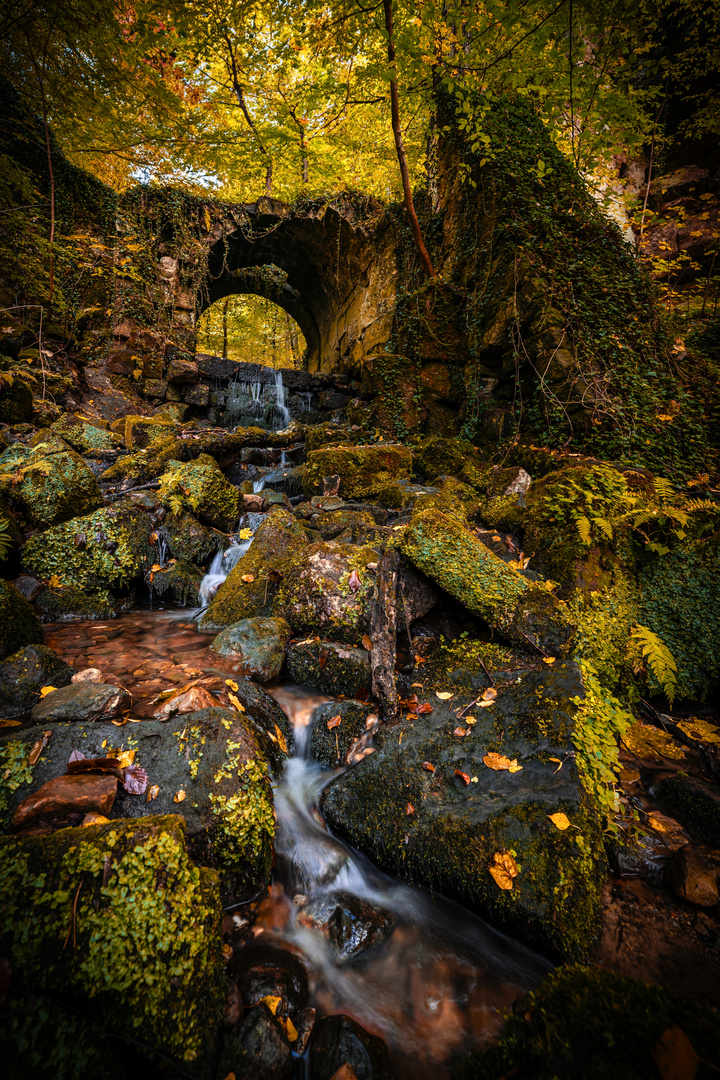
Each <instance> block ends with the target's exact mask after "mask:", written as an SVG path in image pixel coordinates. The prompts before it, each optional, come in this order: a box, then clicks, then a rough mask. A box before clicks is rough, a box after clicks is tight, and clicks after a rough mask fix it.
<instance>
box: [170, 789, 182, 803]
mask: <svg viewBox="0 0 720 1080" xmlns="http://www.w3.org/2000/svg"><path fill="white" fill-rule="evenodd" d="M184 798H185V792H184V791H183V789H182V788H180V790H179V791H178V792H177V794H176V795H175V797H174V798H173V802H182V801H183V800H184Z"/></svg>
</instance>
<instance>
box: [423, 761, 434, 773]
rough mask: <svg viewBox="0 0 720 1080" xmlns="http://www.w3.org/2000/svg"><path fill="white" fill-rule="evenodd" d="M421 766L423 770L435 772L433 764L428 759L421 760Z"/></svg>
mask: <svg viewBox="0 0 720 1080" xmlns="http://www.w3.org/2000/svg"><path fill="white" fill-rule="evenodd" d="M422 767H423V769H425V772H435V766H434V765H433V764H432V762H430V761H423V763H422Z"/></svg>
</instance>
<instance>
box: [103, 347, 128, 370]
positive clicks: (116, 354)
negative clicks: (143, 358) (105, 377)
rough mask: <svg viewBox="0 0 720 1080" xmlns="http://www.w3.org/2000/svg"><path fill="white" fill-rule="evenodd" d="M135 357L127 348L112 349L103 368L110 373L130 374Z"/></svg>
mask: <svg viewBox="0 0 720 1080" xmlns="http://www.w3.org/2000/svg"><path fill="white" fill-rule="evenodd" d="M135 366H136V364H135V357H134V355H133V353H131V352H130V350H129V349H113V351H112V352H111V353H110V355H109V356H108V358H107V363H106V365H105V370H106V371H107V372H109V373H110V374H111V375H132V373H133V371H134V370H135Z"/></svg>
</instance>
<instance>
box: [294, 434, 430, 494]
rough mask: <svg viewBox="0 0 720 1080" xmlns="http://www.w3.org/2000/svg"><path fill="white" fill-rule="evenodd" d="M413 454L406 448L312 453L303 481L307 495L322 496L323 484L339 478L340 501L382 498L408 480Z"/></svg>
mask: <svg viewBox="0 0 720 1080" xmlns="http://www.w3.org/2000/svg"><path fill="white" fill-rule="evenodd" d="M411 471H412V451H411V450H410V449H409V448H408V447H406V446H332V447H322V448H320V449H319V450H311V451H309V453H308V455H307V472H306V474H305V478H304V480H303V490H304V491H305V494H306V495H322V494H323V481H324V479H325V477H328V476H339V477H340V487H339V490H338V492H337V493H338V494H339V495H341V496H342V498H343V499H367V498H370V497H371V496H372V497H375V498H381V497H382V493H383V491H384V490H385V489H387V488H389V487H391V486H392V485H393V484H394V483H396V482H397V481H398V480H408V479H409V478H410V473H411Z"/></svg>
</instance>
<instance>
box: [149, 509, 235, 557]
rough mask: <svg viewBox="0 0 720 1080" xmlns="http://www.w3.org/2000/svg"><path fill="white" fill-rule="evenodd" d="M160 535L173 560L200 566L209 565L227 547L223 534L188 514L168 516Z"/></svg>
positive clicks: (159, 532) (170, 514)
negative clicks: (217, 553)
mask: <svg viewBox="0 0 720 1080" xmlns="http://www.w3.org/2000/svg"><path fill="white" fill-rule="evenodd" d="M158 535H159V536H161V537H162V539H163V540H164V541H165V543H166V544H167V545H168V549H169V551H170V554H171V555H172V556H173V558H175V559H178V560H180V561H183V562H191V563H196V564H198V565H202V564H204V563H207V562H208V561H209V560H210V559H212V557H213V555H215V553H216V552H218V551H220V550H221V549H222V548H223V547H225V546H226V545H227V537H226V536H225V535H224V534H223V533H219V532H217V531H216V530H215V529H208V528H207V527H206V526H205V525H201V524H200V522H199V521H198V520H197V518H195V517H193V515H192V514H188V513H187V512H181V513H179V514H173V513H169V514H167V516H166V517H165V519H164V521H163V523H162V526H161V528H159V529H158Z"/></svg>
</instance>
